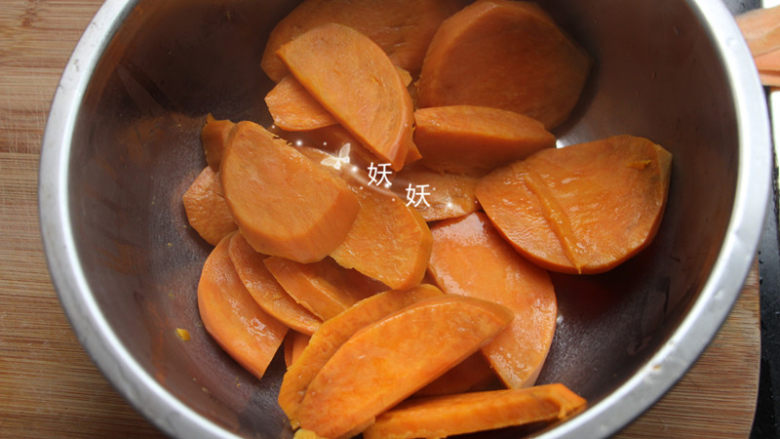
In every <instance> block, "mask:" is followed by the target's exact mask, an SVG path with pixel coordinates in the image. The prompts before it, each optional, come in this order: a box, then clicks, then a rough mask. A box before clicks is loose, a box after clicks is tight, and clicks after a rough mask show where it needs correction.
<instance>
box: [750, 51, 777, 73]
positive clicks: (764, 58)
mask: <svg viewBox="0 0 780 439" xmlns="http://www.w3.org/2000/svg"><path fill="white" fill-rule="evenodd" d="M753 60H754V61H755V63H756V68H757V69H758V71H759V73H763V72H773V71H774V72H776V71H778V70H780V47H779V48H778V49H776V50H773V51H771V52H766V53H764V54H761V55H759V56H756V57H755V58H753Z"/></svg>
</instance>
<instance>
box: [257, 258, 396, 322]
mask: <svg viewBox="0 0 780 439" xmlns="http://www.w3.org/2000/svg"><path fill="white" fill-rule="evenodd" d="M263 263H264V264H265V266H266V268H267V269H268V271H269V272H270V273H271V274H272V275H273V276H274V278H276V280H277V281H278V282H279V283H280V284H281V285H282V287H284V289H285V291H287V293H288V294H289V295H290V296H292V297H293V298H294V299H295V300H296V301H297V302H298V303H299V304H300V305H301V306H303V307H304V308H306V309H308V310H309V311H311V312H312V313H313V314H314V315H316V316H318V317H319V318H321V319H322V320H328V319H330V318H331V317H334V316H335V315H337V314H339V313H340V312H342V311H344V310H345V309H347V308H349V307H350V306H352V305H353V304H354V303H355V302H357V301H359V300H361V299H365V298H366V297H368V296H371V295H373V294H376V293H378V292H379V291H383V290H384V289H385V287H384V286H383V285H382V284H380V283H379V282H376V281H373V280H372V279H369V278H367V277H365V276H363V275H362V274H360V273H358V272H356V271H354V270H347V269H345V268H342V267H340V266H339V265H338V264H337V263H335V262H334V261H333V260H332V259H330V258H327V259H323V260H321V261H319V262H312V263H310V264H301V263H299V262H295V261H291V260H289V259H284V258H279V257H270V258H266V259H265V260H264V261H263Z"/></svg>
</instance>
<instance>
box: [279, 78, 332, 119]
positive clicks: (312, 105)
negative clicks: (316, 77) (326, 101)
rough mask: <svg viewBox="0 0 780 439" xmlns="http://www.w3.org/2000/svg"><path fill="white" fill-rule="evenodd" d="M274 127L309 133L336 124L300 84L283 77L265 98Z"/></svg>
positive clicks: (292, 79)
mask: <svg viewBox="0 0 780 439" xmlns="http://www.w3.org/2000/svg"><path fill="white" fill-rule="evenodd" d="M265 104H266V105H267V106H268V111H269V112H270V113H271V117H273V119H274V123H275V124H276V126H278V127H279V128H281V129H283V130H287V131H309V130H316V129H318V128H323V127H327V126H330V125H335V124H337V123H338V121H336V119H334V118H333V116H331V115H330V113H328V110H326V109H325V108H323V107H322V105H320V103H319V102H317V100H316V99H314V98H313V97H312V96H311V94H309V92H308V91H306V89H305V88H303V87H302V86H301V83H300V82H298V80H297V79H295V78H293V77H292V76H289V75H288V76H285V77H284V78H282V80H281V81H279V83H278V84H276V86H275V87H274V88H273V89H271V91H270V92H268V94H267V95H266V96H265Z"/></svg>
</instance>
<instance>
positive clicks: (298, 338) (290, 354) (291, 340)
mask: <svg viewBox="0 0 780 439" xmlns="http://www.w3.org/2000/svg"><path fill="white" fill-rule="evenodd" d="M309 338H310V337H309V336H308V335H306V334H301V333H300V332H295V331H290V332H288V333H287V337H285V338H284V364H285V365H286V366H287V367H288V368H289V367H290V366H292V364H293V363H295V360H297V359H298V358H299V357H300V356H301V353H302V352H303V350H304V349H305V348H306V345H307V344H309Z"/></svg>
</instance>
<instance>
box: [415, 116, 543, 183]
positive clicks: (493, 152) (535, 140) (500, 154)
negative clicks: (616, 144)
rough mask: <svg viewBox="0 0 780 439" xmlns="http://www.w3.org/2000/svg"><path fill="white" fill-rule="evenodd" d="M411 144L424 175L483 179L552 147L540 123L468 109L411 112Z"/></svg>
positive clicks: (529, 119) (525, 118)
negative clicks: (435, 172)
mask: <svg viewBox="0 0 780 439" xmlns="http://www.w3.org/2000/svg"><path fill="white" fill-rule="evenodd" d="M414 120H415V124H416V129H415V131H414V142H415V144H416V145H417V147H418V148H419V149H420V152H421V153H422V155H423V159H422V160H421V161H420V163H422V164H423V165H425V166H427V167H428V168H430V169H435V170H438V171H443V172H452V173H460V174H472V175H484V174H486V173H487V172H489V171H491V170H492V169H493V168H495V167H497V166H499V165H505V164H507V163H511V162H513V161H515V160H519V159H523V158H525V157H528V156H529V155H531V154H533V153H534V152H536V151H538V150H540V149H542V148H552V147H553V146H555V136H553V135H552V134H551V133H550V132H549V131H547V130H546V129H544V125H542V123H541V122H539V121H537V120H535V119H531V118H530V117H528V116H524V115H522V114H518V113H515V112H513V111H507V110H501V109H498V108H489V107H479V106H474V105H451V106H446V107H430V108H421V109H419V110H417V111H415V112H414Z"/></svg>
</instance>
